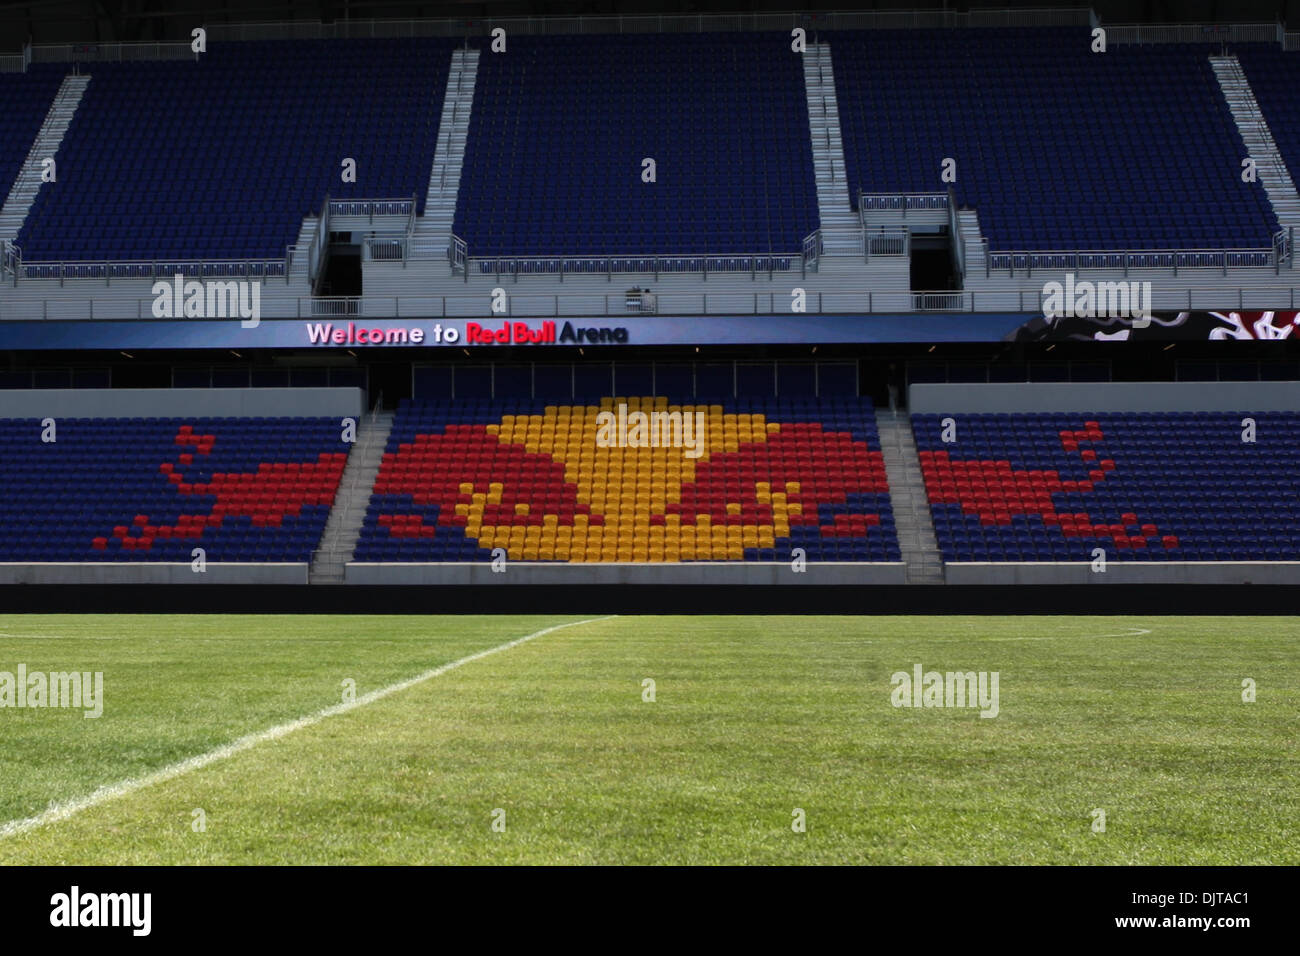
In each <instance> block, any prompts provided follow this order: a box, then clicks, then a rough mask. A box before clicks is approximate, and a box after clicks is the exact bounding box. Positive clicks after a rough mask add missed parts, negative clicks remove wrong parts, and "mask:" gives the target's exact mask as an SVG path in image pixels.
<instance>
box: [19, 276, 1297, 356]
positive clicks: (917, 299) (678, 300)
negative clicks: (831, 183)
mask: <svg viewBox="0 0 1300 956" xmlns="http://www.w3.org/2000/svg"><path fill="white" fill-rule="evenodd" d="M958 297H960V302H958ZM516 298H521V299H523V300H524V301H525V303H526V306H525V307H523V308H519V307H518V306H517V305H516V303H515V299H516ZM1043 300H1044V292H1043V289H1042V288H1029V289H1006V290H979V291H974V290H970V289H967V290H953V289H933V290H905V289H902V290H896V291H882V290H880V289H874V290H873V289H835V290H833V291H817V290H808V291H807V293H806V295H805V299H804V301H805V311H806V312H807V313H808V314H812V315H857V314H871V313H903V312H908V311H959V312H968V313H975V312H1016V313H1034V314H1038V313H1041V312H1042V305H1043ZM489 301H490V300H489V298H488V297H487V296H485V295H483V294H482V293H479V294H476V295H428V296H331V297H325V296H318V297H308V296H302V297H297V298H294V299H288V300H283V299H282V300H274V299H272V300H269V301H264V302H263V303H262V319H263V326H264V327H265V320H267V319H273V320H274V319H278V320H297V321H311V320H315V321H322V320H324V321H329V320H332V319H343V320H347V319H356V318H365V319H411V320H432V319H465V320H470V321H474V320H479V321H481V320H483V319H485V318H486V319H500V318H502V317H503V316H501V315H499V314H497V313H493V312H491V311H490V306H489V305H488V303H489ZM790 304H791V298H790V295H789V293H788V292H780V291H764V292H735V291H732V292H707V293H706V292H681V293H673V292H657V293H656V295H655V311H656V312H657V313H658V314H659V315H789V314H791V311H790ZM507 305H508V308H507V311H506V313H505V315H506V316H511V317H514V316H519V317H524V318H531V319H539V318H561V319H564V318H573V319H580V318H592V317H595V316H603V317H607V318H613V317H618V316H620V315H627V314H629V308H628V303H627V295H626V293H625V292H619V293H586V292H574V293H558V294H557V293H541V294H536V295H528V296H521V297H512V298H511V299H510V300H508V302H507ZM152 306H153V299H151V298H139V299H123V300H120V301H117V302H114V301H111V300H104V299H102V298H96V297H87V298H85V299H68V298H57V299H45V300H42V301H41V304H40V305H39V306H36V305H35V304H34V303H32V302H30V301H20V302H14V301H12V300H9V299H7V298H5V297H4V296H0V321H42V320H43V321H64V322H68V321H123V322H129V321H132V320H135V319H148V318H152ZM1154 307H1155V308H1156V309H1158V310H1159V311H1184V310H1187V311H1211V310H1213V311H1222V310H1242V309H1246V310H1252V311H1254V310H1258V311H1268V310H1283V311H1290V310H1296V309H1300V286H1268V287H1264V286H1260V287H1245V286H1243V287H1236V288H1231V287H1224V286H1222V285H1218V286H1215V287H1214V288H1187V289H1182V290H1176V291H1173V292H1170V291H1161V292H1160V293H1158V294H1157V295H1156V301H1155V304H1154ZM633 311H635V310H633ZM33 313H39V314H33ZM180 321H183V320H180ZM326 344H328V343H326Z"/></svg>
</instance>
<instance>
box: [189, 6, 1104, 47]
mask: <svg viewBox="0 0 1300 956" xmlns="http://www.w3.org/2000/svg"><path fill="white" fill-rule="evenodd" d="M1092 22H1093V16H1092V11H1091V9H1090V8H1088V7H1074V8H1067V9H1050V8H1042V9H1025V10H978V11H972V12H970V13H958V12H955V11H950V10H942V11H941V10H934V11H870V10H867V11H856V10H850V11H827V12H818V13H806V12H788V13H707V14H667V15H662V16H658V15H631V16H582V17H483V18H473V19H467V18H464V17H460V18H456V19H438V20H336V21H334V22H333V23H321V22H319V21H309V22H300V21H288V22H286V21H274V22H266V23H229V24H226V23H214V24H207V25H206V29H207V31H208V39H209V41H218V40H219V41H231V40H284V39H298V40H303V39H311V40H314V39H338V38H351V39H366V38H382V37H463V36H466V35H480V36H486V35H487V34H488V33H489V32H490V31H491V30H493V29H494V28H496V27H502V28H503V29H505V30H506V32H507V33H508V34H515V35H520V36H528V35H545V34H572V33H713V32H724V33H725V32H746V31H761V30H780V31H789V30H791V29H793V28H794V27H804V28H805V29H809V30H812V29H816V30H863V29H910V28H934V27H968V26H969V27H995V26H1000V27H1008V26H1086V25H1088V24H1090V23H1092Z"/></svg>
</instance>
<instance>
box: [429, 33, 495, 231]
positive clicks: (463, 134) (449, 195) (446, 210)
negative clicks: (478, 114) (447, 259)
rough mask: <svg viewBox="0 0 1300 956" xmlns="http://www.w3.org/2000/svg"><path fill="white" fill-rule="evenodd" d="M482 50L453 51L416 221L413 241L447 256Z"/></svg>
mask: <svg viewBox="0 0 1300 956" xmlns="http://www.w3.org/2000/svg"><path fill="white" fill-rule="evenodd" d="M478 58H479V51H478V50H471V49H463V48H462V49H459V50H455V51H453V52H452V54H451V72H450V74H449V75H448V77H447V94H446V97H445V98H444V100H443V104H442V119H441V120H440V122H439V124H438V140H437V143H436V145H435V146H434V153H433V167H432V169H431V171H430V174H429V189H428V192H427V193H426V194H425V203H424V215H423V216H421V217H420V218H419V219H418V220H417V221H416V224H415V235H414V237H413V242H414V243H415V244H416V245H417V246H420V247H421V249H422V251H427V248H431V247H433V246H436V247H437V249H438V250H439V252H438V254H439V256H440V257H441V256H445V254H446V249H447V245H448V243H449V241H450V238H451V230H452V223H453V221H454V220H455V218H456V197H457V194H458V192H459V190H460V174H461V168H462V166H463V164H464V162H465V145H466V143H467V141H468V140H469V118H470V113H471V111H472V110H473V108H474V83H475V79H476V77H477V75H478Z"/></svg>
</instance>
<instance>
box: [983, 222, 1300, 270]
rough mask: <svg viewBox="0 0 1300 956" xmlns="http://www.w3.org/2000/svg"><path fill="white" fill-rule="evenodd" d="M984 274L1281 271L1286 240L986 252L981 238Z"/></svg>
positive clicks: (1287, 246) (1280, 235)
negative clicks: (1243, 245)
mask: <svg viewBox="0 0 1300 956" xmlns="http://www.w3.org/2000/svg"><path fill="white" fill-rule="evenodd" d="M983 244H984V261H985V263H986V265H985V270H984V274H985V275H986V276H991V275H994V274H995V273H1001V272H1005V273H1007V274H1008V275H1015V274H1016V273H1022V274H1024V275H1026V276H1030V275H1033V273H1034V270H1036V269H1037V270H1043V269H1048V270H1060V269H1064V270H1082V269H1108V270H1122V271H1123V273H1124V274H1125V275H1128V273H1129V270H1130V269H1172V270H1173V273H1174V275H1178V270H1179V269H1219V270H1221V271H1222V272H1223V274H1224V275H1227V274H1228V270H1229V269H1242V268H1248V269H1272V270H1273V271H1274V272H1278V271H1280V270H1281V264H1282V263H1283V262H1284V261H1286V260H1287V258H1288V257H1289V255H1290V239H1289V237H1288V236H1287V235H1286V233H1285V232H1279V233H1277V234H1276V235H1275V236H1274V237H1273V239H1272V243H1271V245H1270V246H1269V247H1268V248H1261V249H1146V250H1133V251H1128V250H1126V251H1115V250H1105V249H1095V250H1034V251H999V252H994V251H992V250H990V249H989V240H988V238H987V237H986V238H985V239H984V242H983Z"/></svg>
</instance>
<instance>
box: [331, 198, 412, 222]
mask: <svg viewBox="0 0 1300 956" xmlns="http://www.w3.org/2000/svg"><path fill="white" fill-rule="evenodd" d="M329 211H330V215H331V216H353V217H360V216H364V217H365V218H366V219H367V220H369V221H370V222H374V221H375V217H376V216H406V217H408V218H410V217H412V216H414V215H415V199H414V197H408V198H406V199H331V200H329Z"/></svg>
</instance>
